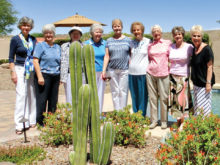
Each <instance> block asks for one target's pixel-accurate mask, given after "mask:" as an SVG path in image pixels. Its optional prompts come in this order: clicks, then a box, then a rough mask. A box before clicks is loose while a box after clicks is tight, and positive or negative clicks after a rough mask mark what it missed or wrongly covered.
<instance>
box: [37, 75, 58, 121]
mask: <svg viewBox="0 0 220 165" xmlns="http://www.w3.org/2000/svg"><path fill="white" fill-rule="evenodd" d="M42 75H43V77H44V85H43V86H42V85H39V84H38V79H37V76H36V74H35V88H36V103H37V123H39V124H40V125H43V119H44V116H43V113H44V112H46V105H47V104H48V107H47V110H48V112H52V113H53V112H55V111H56V104H57V101H58V90H59V83H60V75H57V74H56V75H55V74H46V73H42Z"/></svg>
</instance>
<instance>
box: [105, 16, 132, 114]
mask: <svg viewBox="0 0 220 165" xmlns="http://www.w3.org/2000/svg"><path fill="white" fill-rule="evenodd" d="M122 28H123V25H122V21H121V20H120V19H114V20H113V21H112V29H113V31H114V36H113V37H111V38H109V39H108V40H107V43H106V54H105V57H104V64H103V71H102V76H103V78H106V69H108V73H109V76H110V77H111V80H110V87H111V92H112V100H113V104H114V109H115V110H120V109H123V108H124V107H125V106H127V100H128V61H129V55H130V51H131V46H130V42H131V39H130V38H128V37H126V36H124V35H123V34H122ZM107 67H108V68H107Z"/></svg>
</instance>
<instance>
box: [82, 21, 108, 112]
mask: <svg viewBox="0 0 220 165" xmlns="http://www.w3.org/2000/svg"><path fill="white" fill-rule="evenodd" d="M90 34H91V36H92V38H90V39H89V40H87V41H85V44H90V45H92V47H93V49H94V52H95V70H96V84H97V90H98V97H99V111H100V113H102V108H103V99H104V91H105V82H104V81H103V79H102V76H101V74H102V67H103V61H104V56H105V46H106V41H105V40H103V39H102V34H103V28H102V26H101V25H100V24H93V25H92V26H91V28H90Z"/></svg>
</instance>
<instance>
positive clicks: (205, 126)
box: [156, 114, 220, 165]
mask: <svg viewBox="0 0 220 165" xmlns="http://www.w3.org/2000/svg"><path fill="white" fill-rule="evenodd" d="M219 148H220V118H219V117H218V116H217V115H213V114H211V115H210V116H209V117H205V118H204V117H203V116H202V115H200V116H197V117H195V116H191V117H190V119H188V120H186V121H185V123H184V126H183V130H182V131H179V132H176V133H173V132H172V133H171V135H170V138H168V139H166V141H165V144H161V146H160V148H159V149H158V150H157V154H156V158H157V159H158V160H159V161H160V162H161V163H162V164H170V165H171V164H180V165H182V164H187V165H194V164H204V165H206V164H207V165H208V164H209V165H215V164H216V165H218V164H220V150H219Z"/></svg>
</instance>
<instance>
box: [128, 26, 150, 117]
mask: <svg viewBox="0 0 220 165" xmlns="http://www.w3.org/2000/svg"><path fill="white" fill-rule="evenodd" d="M131 33H133V35H134V37H135V38H134V40H132V42H131V58H130V63H129V70H128V74H129V77H128V78H129V88H130V92H131V98H132V107H133V111H134V112H138V111H139V110H141V111H142V115H143V116H145V115H146V109H147V100H148V92H147V84H146V70H147V65H148V53H147V52H148V51H147V50H148V44H149V42H150V40H149V39H148V38H145V37H143V34H144V25H143V24H142V23H141V22H134V23H132V25H131Z"/></svg>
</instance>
